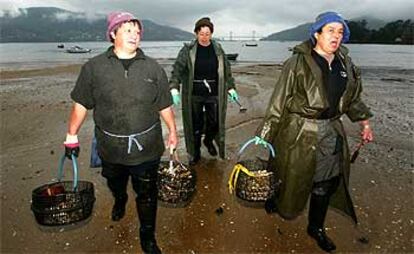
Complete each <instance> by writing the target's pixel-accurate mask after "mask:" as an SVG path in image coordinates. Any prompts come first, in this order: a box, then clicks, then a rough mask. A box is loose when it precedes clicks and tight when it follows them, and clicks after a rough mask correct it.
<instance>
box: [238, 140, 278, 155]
mask: <svg viewBox="0 0 414 254" xmlns="http://www.w3.org/2000/svg"><path fill="white" fill-rule="evenodd" d="M254 141H255V140H254V138H252V139H249V140H248V141H247V142H246V143H244V145H243V146H242V147H241V148H240V151H239V152H238V153H237V156H238V157H240V155H241V154H242V153H243V152H244V150H246V148H247V147H248V146H249V145H251V144H252V143H254ZM265 142H266V148H267V149H268V150H269V154H270V155H271V156H272V157H273V158H274V157H275V154H276V152H275V149H274V148H273V146H272V145H271V144H270V143H269V142H267V141H265Z"/></svg>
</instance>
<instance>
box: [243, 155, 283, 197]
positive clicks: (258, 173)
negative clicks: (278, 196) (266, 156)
mask: <svg viewBox="0 0 414 254" xmlns="http://www.w3.org/2000/svg"><path fill="white" fill-rule="evenodd" d="M238 165H240V166H242V167H244V169H245V170H246V169H247V170H248V172H246V171H245V170H240V171H239V174H238V177H237V179H236V184H235V193H236V196H237V197H238V198H241V199H243V200H246V201H251V202H264V201H266V200H267V199H268V198H269V197H270V196H271V195H272V194H273V193H274V185H275V177H274V173H273V172H270V171H268V170H267V169H266V167H267V163H266V162H264V161H262V160H260V159H256V160H243V161H240V162H238Z"/></svg>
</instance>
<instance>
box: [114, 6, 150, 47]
mask: <svg viewBox="0 0 414 254" xmlns="http://www.w3.org/2000/svg"><path fill="white" fill-rule="evenodd" d="M128 21H137V22H138V25H139V29H140V32H139V34H140V36H141V38H142V33H143V32H144V27H143V26H142V23H141V21H140V20H139V19H137V18H136V17H135V16H134V15H132V14H131V13H129V12H123V11H114V12H111V13H109V15H108V20H107V22H108V28H107V30H106V38H107V39H108V41H111V33H112V32H113V31H114V30H115V29H117V28H118V27H120V26H121V25H122V24H123V23H125V22H128Z"/></svg>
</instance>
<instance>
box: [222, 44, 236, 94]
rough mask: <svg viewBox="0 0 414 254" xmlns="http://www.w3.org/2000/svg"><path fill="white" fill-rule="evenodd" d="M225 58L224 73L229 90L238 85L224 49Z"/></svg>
mask: <svg viewBox="0 0 414 254" xmlns="http://www.w3.org/2000/svg"><path fill="white" fill-rule="evenodd" d="M223 58H224V75H225V82H226V87H227V90H230V89H236V85H235V82H234V78H233V74H232V73H231V64H230V62H229V60H228V59H227V57H226V53H225V52H224V50H223Z"/></svg>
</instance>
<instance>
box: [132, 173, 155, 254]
mask: <svg viewBox="0 0 414 254" xmlns="http://www.w3.org/2000/svg"><path fill="white" fill-rule="evenodd" d="M156 174H157V171H156V170H153V171H148V174H147V175H145V177H142V178H138V182H137V183H133V187H134V190H135V192H136V193H137V198H136V200H135V201H136V205H137V211H138V217H139V222H140V225H141V226H140V229H139V235H140V240H141V248H142V250H143V251H144V253H146V254H159V253H161V250H160V248H159V247H158V245H157V242H156V240H155V222H156V217H157V195H158V188H157V175H156ZM134 181H135V180H134Z"/></svg>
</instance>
